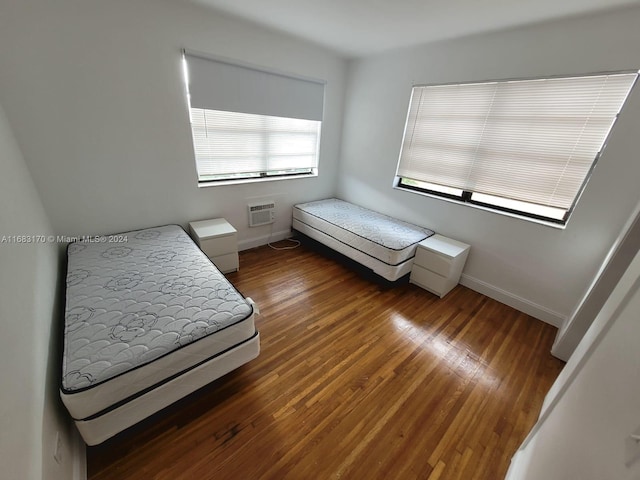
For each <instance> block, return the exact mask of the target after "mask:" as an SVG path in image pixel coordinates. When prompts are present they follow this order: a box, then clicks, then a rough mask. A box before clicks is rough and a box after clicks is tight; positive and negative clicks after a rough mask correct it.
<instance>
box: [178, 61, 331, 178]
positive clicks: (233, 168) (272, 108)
mask: <svg viewBox="0 0 640 480" xmlns="http://www.w3.org/2000/svg"><path fill="white" fill-rule="evenodd" d="M185 62H186V71H187V73H186V75H187V78H188V92H189V103H190V118H191V127H192V134H193V142H194V151H195V156H196V165H197V169H198V179H199V181H200V182H209V181H215V180H228V179H242V178H248V179H250V178H256V177H268V176H281V175H300V174H309V173H313V172H314V171H315V170H316V169H317V166H318V153H319V143H320V131H321V124H322V116H323V104H324V83H323V82H321V81H316V80H309V79H304V78H298V77H293V76H288V75H283V74H279V73H274V72H269V71H264V70H260V69H257V68H253V67H248V66H244V65H238V64H234V63H231V62H227V61H224V60H214V59H211V58H205V57H201V56H198V55H196V54H190V53H188V52H185Z"/></svg>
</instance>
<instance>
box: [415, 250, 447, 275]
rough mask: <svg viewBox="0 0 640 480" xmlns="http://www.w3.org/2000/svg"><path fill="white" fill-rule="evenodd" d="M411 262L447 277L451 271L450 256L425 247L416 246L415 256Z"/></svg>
mask: <svg viewBox="0 0 640 480" xmlns="http://www.w3.org/2000/svg"><path fill="white" fill-rule="evenodd" d="M413 264H414V265H418V266H420V267H424V268H426V269H428V270H431V271H432V272H435V273H439V274H440V275H442V276H444V277H448V276H449V274H450V273H451V258H450V257H445V256H443V255H439V254H437V253H435V252H432V251H430V250H427V249H426V248H420V247H418V249H417V250H416V258H414V259H413Z"/></svg>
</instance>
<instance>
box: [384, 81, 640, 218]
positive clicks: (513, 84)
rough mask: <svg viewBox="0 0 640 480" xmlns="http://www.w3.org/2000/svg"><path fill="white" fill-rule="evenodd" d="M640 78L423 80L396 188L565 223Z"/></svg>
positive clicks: (411, 111) (408, 125) (414, 103)
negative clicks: (426, 83)
mask: <svg viewBox="0 0 640 480" xmlns="http://www.w3.org/2000/svg"><path fill="white" fill-rule="evenodd" d="M636 78H637V72H633V73H611V74H598V75H588V76H580V77H562V78H541V79H533V80H509V81H497V82H483V83H466V84H456V85H433V86H416V87H414V88H413V90H412V94H411V101H410V105H409V112H408V114H407V121H406V126H405V131H404V138H403V141H402V148H401V151H400V158H399V161H398V168H397V173H396V175H397V178H398V186H400V187H405V188H409V189H417V190H421V191H425V192H428V193H433V194H437V195H443V196H447V197H451V198H455V199H459V200H461V201H465V202H470V203H476V204H480V205H483V206H488V207H490V208H494V209H498V210H505V211H508V212H512V213H516V214H521V215H525V216H530V217H534V218H539V219H542V220H547V221H551V222H555V223H560V224H564V223H566V221H567V219H568V217H569V214H570V213H571V211H572V210H573V208H574V207H575V204H576V201H577V199H578V197H579V196H580V193H581V191H582V189H583V188H584V186H585V184H586V182H587V180H588V177H589V175H590V173H591V171H592V169H593V167H594V165H595V163H596V161H597V159H598V157H599V156H600V154H601V153H602V149H603V147H604V145H605V143H606V140H607V138H608V136H609V133H610V131H611V128H612V127H613V124H614V123H615V121H616V119H617V117H618V114H619V113H620V110H621V109H622V106H623V104H624V102H625V100H626V98H627V96H628V95H629V93H630V91H631V89H632V88H633V85H634V83H635V81H636Z"/></svg>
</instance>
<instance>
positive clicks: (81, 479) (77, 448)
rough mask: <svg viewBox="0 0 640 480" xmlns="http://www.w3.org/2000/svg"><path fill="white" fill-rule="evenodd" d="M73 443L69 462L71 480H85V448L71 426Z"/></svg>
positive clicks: (74, 428)
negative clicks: (70, 464)
mask: <svg viewBox="0 0 640 480" xmlns="http://www.w3.org/2000/svg"><path fill="white" fill-rule="evenodd" d="M70 428H71V429H72V434H71V435H72V436H73V442H72V445H71V456H72V459H71V461H72V462H73V467H72V468H73V480H87V446H86V445H85V443H84V441H83V440H82V437H81V436H80V433H79V432H78V430H76V427H75V426H74V425H72V426H71V427H70Z"/></svg>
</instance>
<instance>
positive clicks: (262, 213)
mask: <svg viewBox="0 0 640 480" xmlns="http://www.w3.org/2000/svg"><path fill="white" fill-rule="evenodd" d="M247 208H248V209H249V226H250V227H259V226H260V225H267V224H269V223H273V222H275V221H276V204H275V202H261V203H250V204H248V205H247Z"/></svg>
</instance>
